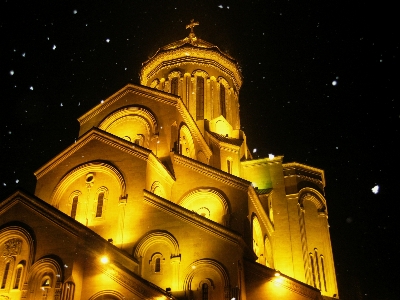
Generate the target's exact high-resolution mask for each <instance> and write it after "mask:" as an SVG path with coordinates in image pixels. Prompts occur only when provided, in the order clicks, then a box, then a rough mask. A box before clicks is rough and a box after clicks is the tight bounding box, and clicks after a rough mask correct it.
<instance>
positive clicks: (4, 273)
mask: <svg viewBox="0 0 400 300" xmlns="http://www.w3.org/2000/svg"><path fill="white" fill-rule="evenodd" d="M9 272H10V262H9V261H8V262H7V263H6V265H5V267H4V271H3V279H2V280H1V287H0V289H5V288H6V284H7V278H8V273H9Z"/></svg>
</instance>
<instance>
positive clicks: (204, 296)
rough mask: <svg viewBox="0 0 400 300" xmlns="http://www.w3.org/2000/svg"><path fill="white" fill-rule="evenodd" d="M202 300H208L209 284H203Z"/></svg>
mask: <svg viewBox="0 0 400 300" xmlns="http://www.w3.org/2000/svg"><path fill="white" fill-rule="evenodd" d="M201 292H202V300H208V284H207V283H203V284H202V285H201Z"/></svg>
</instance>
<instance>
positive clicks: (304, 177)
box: [284, 174, 324, 188]
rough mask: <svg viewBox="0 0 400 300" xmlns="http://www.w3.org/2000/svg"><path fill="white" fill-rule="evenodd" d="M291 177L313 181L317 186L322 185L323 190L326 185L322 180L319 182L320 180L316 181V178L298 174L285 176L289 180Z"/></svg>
mask: <svg viewBox="0 0 400 300" xmlns="http://www.w3.org/2000/svg"><path fill="white" fill-rule="evenodd" d="M289 177H298V178H301V179H303V180H306V181H311V182H313V183H315V184H316V185H322V188H323V187H324V183H323V182H322V181H321V180H318V179H315V178H311V177H309V176H305V175H298V174H293V175H286V176H284V178H289Z"/></svg>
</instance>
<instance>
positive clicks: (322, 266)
mask: <svg viewBox="0 0 400 300" xmlns="http://www.w3.org/2000/svg"><path fill="white" fill-rule="evenodd" d="M321 268H322V277H323V279H324V288H325V292H327V291H328V290H327V288H326V277H325V262H324V256H323V255H321Z"/></svg>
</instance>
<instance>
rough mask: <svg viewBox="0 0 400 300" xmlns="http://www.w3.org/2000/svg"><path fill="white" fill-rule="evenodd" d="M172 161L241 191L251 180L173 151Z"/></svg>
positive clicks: (249, 184) (244, 189) (245, 188)
mask: <svg viewBox="0 0 400 300" xmlns="http://www.w3.org/2000/svg"><path fill="white" fill-rule="evenodd" d="M172 161H173V163H176V164H180V165H182V166H185V167H186V168H189V169H192V170H194V171H195V172H198V173H201V174H203V175H205V176H207V177H209V178H212V179H214V180H217V181H220V182H223V183H224V184H226V185H230V186H233V187H234V188H237V189H239V190H242V191H247V190H248V187H249V186H251V182H250V181H247V180H245V179H242V178H240V177H237V176H235V175H232V174H229V173H227V172H224V171H221V170H220V169H216V168H213V167H211V166H209V165H206V164H203V163H201V162H199V161H197V160H193V159H191V158H188V157H186V156H183V155H180V154H178V153H174V154H173V157H172Z"/></svg>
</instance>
